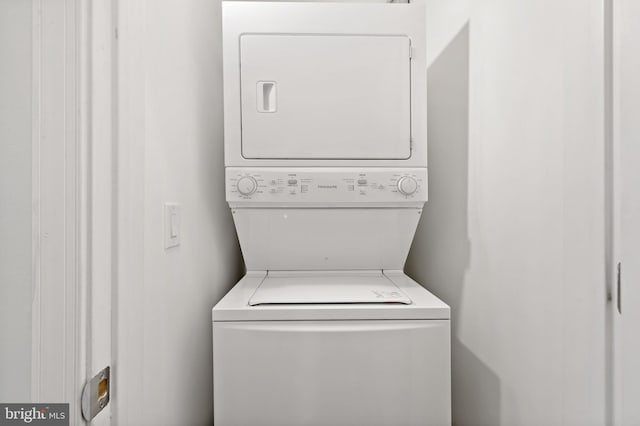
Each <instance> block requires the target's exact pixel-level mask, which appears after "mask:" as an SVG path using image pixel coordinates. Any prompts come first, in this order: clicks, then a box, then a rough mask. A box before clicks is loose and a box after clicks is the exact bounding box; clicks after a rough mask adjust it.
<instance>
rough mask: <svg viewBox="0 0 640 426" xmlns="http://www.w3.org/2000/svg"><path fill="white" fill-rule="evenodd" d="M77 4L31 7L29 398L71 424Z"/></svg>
mask: <svg viewBox="0 0 640 426" xmlns="http://www.w3.org/2000/svg"><path fill="white" fill-rule="evenodd" d="M80 1H81V0H48V1H41V0H33V2H32V6H33V7H32V11H33V14H32V34H33V38H32V49H33V50H32V52H33V53H32V61H33V65H32V87H33V88H32V150H33V160H32V167H33V171H32V185H33V187H32V193H33V214H32V220H33V305H32V321H33V322H32V400H33V401H34V402H69V403H70V404H71V407H70V423H71V424H77V423H78V421H79V407H78V404H77V395H78V388H79V383H80V382H81V381H83V378H82V377H81V372H82V362H81V360H80V359H79V350H78V349H79V347H80V345H81V344H82V342H83V339H82V337H81V335H80V330H81V324H82V321H81V317H80V312H81V310H80V307H81V305H82V300H81V295H82V291H81V288H82V279H81V276H80V270H81V269H80V262H79V259H80V258H79V241H80V237H81V235H82V230H81V229H80V226H79V223H80V222H79V220H78V218H79V213H80V209H79V206H80V204H81V193H80V182H81V179H82V177H81V175H80V174H79V171H80V167H79V165H80V161H81V159H80V157H79V155H78V154H79V148H80V145H81V141H82V139H81V138H80V132H79V129H80V117H79V110H80V105H79V102H78V100H79V92H80V85H79V79H78V76H79V74H81V66H80V60H79V58H80V52H79V49H78V47H79V45H78V40H79V38H80V37H81V36H80V32H79V31H80V26H79V24H80V21H81V20H80V11H81V8H80V4H81V3H80Z"/></svg>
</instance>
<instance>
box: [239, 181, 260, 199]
mask: <svg viewBox="0 0 640 426" xmlns="http://www.w3.org/2000/svg"><path fill="white" fill-rule="evenodd" d="M236 187H237V188H238V192H239V193H241V194H242V195H251V194H253V193H254V192H256V189H258V182H256V180H255V178H253V177H252V176H242V177H241V178H240V179H238V183H237V184H236Z"/></svg>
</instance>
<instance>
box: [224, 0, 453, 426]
mask: <svg viewBox="0 0 640 426" xmlns="http://www.w3.org/2000/svg"><path fill="white" fill-rule="evenodd" d="M424 21H425V10H424V5H422V4H379V3H376V4H362V3H360V4H354V3H290V2H277V3H268V2H255V3H254V2H245V1H242V2H223V36H224V40H223V44H224V65H223V67H224V83H225V86H224V91H225V93H224V94H225V100H224V102H225V118H224V120H225V129H224V131H225V165H226V176H225V185H226V197H227V202H228V203H229V206H230V207H231V211H232V214H233V219H234V223H235V226H236V231H237V233H238V239H239V242H240V247H241V249H242V253H243V257H244V260H245V264H246V267H247V274H246V275H245V277H244V278H243V279H242V280H241V281H240V282H239V283H237V284H236V285H235V287H233V289H232V290H231V291H230V292H229V293H228V294H227V295H226V296H225V297H224V298H223V299H222V300H221V301H220V302H219V303H218V304H217V305H216V306H215V307H214V308H213V312H212V320H213V370H214V374H213V376H214V416H215V424H216V425H219V426H226V425H242V426H254V425H256V426H257V425H260V426H269V425H274V426H287V425H292V426H294V425H295V426H301V425H318V426H326V425H332V426H334V425H335V426H340V425H367V426H372V425H386V426H389V425H393V426H395V425H398V426H401V425H447V424H450V423H451V396H450V395H451V373H450V367H451V362H450V321H449V318H450V317H449V307H448V306H447V305H446V304H444V303H443V302H442V301H440V300H439V299H438V298H436V297H435V296H434V295H432V294H431V293H429V292H428V291H427V290H425V289H424V288H423V287H421V286H420V285H419V284H417V283H416V282H415V281H413V280H412V279H410V278H409V277H407V276H406V275H405V274H404V273H403V272H402V271H403V268H404V264H405V261H406V258H407V254H408V252H409V248H410V246H411V241H412V240H413V236H414V234H415V230H416V227H417V225H418V222H419V219H420V215H421V214H422V207H423V205H424V203H425V202H426V201H427V183H428V182H427V167H426V166H427V141H426V135H427V132H426V120H425V118H426V64H425V51H426V50H425V28H424Z"/></svg>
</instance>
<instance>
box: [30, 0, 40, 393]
mask: <svg viewBox="0 0 640 426" xmlns="http://www.w3.org/2000/svg"><path fill="white" fill-rule="evenodd" d="M41 2H42V0H33V1H32V9H31V10H32V14H31V34H32V36H31V197H32V198H31V199H32V203H31V259H32V260H31V262H32V274H31V277H32V278H31V280H32V284H31V295H32V296H31V297H32V306H31V324H32V332H31V354H32V355H31V399H32V401H38V400H39V399H40V138H41V136H40V91H41V88H40V68H41V65H40V54H41V53H40V50H41V49H40V39H41V35H40V25H41V19H40V10H41Z"/></svg>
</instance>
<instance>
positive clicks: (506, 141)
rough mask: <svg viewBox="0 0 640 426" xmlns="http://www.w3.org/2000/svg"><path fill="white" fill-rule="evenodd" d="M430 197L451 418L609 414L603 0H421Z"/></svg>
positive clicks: (427, 222) (416, 262)
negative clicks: (446, 309)
mask: <svg viewBox="0 0 640 426" xmlns="http://www.w3.org/2000/svg"><path fill="white" fill-rule="evenodd" d="M427 4H428V10H427V14H428V17H427V20H428V28H427V33H428V40H429V43H430V44H429V46H428V60H429V64H430V65H429V69H428V90H429V100H428V125H429V192H430V194H429V202H428V203H427V206H426V208H425V210H424V214H423V218H422V221H421V224H420V226H419V229H418V234H417V236H416V238H415V241H414V244H413V248H412V251H411V254H410V258H409V260H408V264H407V271H408V272H409V274H410V275H412V276H413V277H415V278H416V279H418V280H419V281H421V282H423V283H424V284H425V286H426V287H427V288H428V289H430V290H432V291H433V292H434V293H435V294H436V295H438V296H440V297H441V298H442V299H443V300H444V301H445V302H447V303H449V304H450V305H451V308H452V333H453V336H452V356H453V418H454V421H455V424H457V425H474V426H475V425H483V424H484V425H541V424H544V425H572V424H575V425H577V424H580V425H587V424H592V425H602V424H604V423H605V394H604V392H605V349H604V333H605V331H604V324H605V320H604V312H605V300H606V292H605V277H604V236H603V231H604V200H603V191H604V189H603V182H604V174H603V164H604V158H603V154H604V145H603V134H604V129H603V108H604V104H603V58H602V46H603V29H602V22H603V16H602V5H601V2H600V1H597V0H589V1H584V0H564V1H557V0H554V1H552V0H548V1H539V0H520V1H515V2H514V1H511V0H474V1H471V0H468V1H464V0H427Z"/></svg>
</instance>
